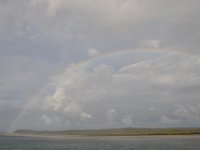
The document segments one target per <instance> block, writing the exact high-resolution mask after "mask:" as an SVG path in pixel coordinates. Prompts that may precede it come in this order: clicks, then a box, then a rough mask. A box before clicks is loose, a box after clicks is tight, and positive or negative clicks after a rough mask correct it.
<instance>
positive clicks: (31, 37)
mask: <svg viewBox="0 0 200 150" xmlns="http://www.w3.org/2000/svg"><path fill="white" fill-rule="evenodd" d="M199 5H200V1H199V0H181V1H180V0H109V1H107V0H76V1H75V0H1V1H0V131H13V130H16V129H35V130H44V129H45V130H67V129H100V128H121V127H142V128H143V127H149V128H152V127H159V128H160V127H161V128H162V127H199V124H200V103H199V101H200V92H199V91H200V59H199V56H200V49H199V48H200V42H199V41H200V26H199V24H200V18H199V16H200V9H199Z"/></svg>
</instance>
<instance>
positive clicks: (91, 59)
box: [7, 48, 177, 132]
mask: <svg viewBox="0 0 200 150" xmlns="http://www.w3.org/2000/svg"><path fill="white" fill-rule="evenodd" d="M136 52H144V53H145V52H146V53H163V54H168V53H169V52H170V53H171V52H172V53H177V51H172V50H170V51H169V50H167V49H158V48H151V49H126V50H117V51H109V52H103V53H99V54H97V55H95V56H93V57H89V58H88V59H86V60H83V61H80V62H78V63H76V65H79V66H87V65H89V64H92V63H94V62H95V61H97V60H100V59H106V58H109V57H115V56H120V55H125V54H127V55H134V54H135V53H136ZM47 85H48V83H47V84H46V85H45V86H44V87H43V88H41V89H40V90H39V91H37V92H36V93H35V95H33V96H32V97H31V99H30V100H29V101H28V102H27V103H26V104H25V105H24V106H23V108H22V110H21V111H20V112H19V113H18V114H17V115H16V118H15V119H14V120H13V121H12V123H11V124H10V126H9V128H8V130H7V131H8V132H12V131H13V130H14V129H15V126H16V125H17V123H18V122H19V120H20V119H21V118H22V117H23V116H24V114H25V113H26V112H27V110H28V109H29V108H30V107H31V106H32V105H34V103H35V101H36V100H37V97H38V96H39V95H40V94H41V93H42V91H43V90H44V89H45V87H46V86H47Z"/></svg>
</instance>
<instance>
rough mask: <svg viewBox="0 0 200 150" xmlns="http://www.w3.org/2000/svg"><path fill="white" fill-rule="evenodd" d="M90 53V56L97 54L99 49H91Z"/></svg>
mask: <svg viewBox="0 0 200 150" xmlns="http://www.w3.org/2000/svg"><path fill="white" fill-rule="evenodd" d="M88 54H89V56H96V55H98V54H99V51H98V50H97V49H94V48H93V49H89V50H88Z"/></svg>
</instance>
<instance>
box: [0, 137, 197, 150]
mask: <svg viewBox="0 0 200 150" xmlns="http://www.w3.org/2000/svg"><path fill="white" fill-rule="evenodd" d="M0 150H200V136H173V137H170V136H149V137H142V136H141V137H89V138H88V137H71V138H70V137H68V138H48V137H43V138H42V137H14V136H0Z"/></svg>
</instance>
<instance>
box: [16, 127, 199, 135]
mask: <svg viewBox="0 0 200 150" xmlns="http://www.w3.org/2000/svg"><path fill="white" fill-rule="evenodd" d="M13 133H14V134H23V135H84V136H140V135H141V136H142V135H195V134H200V128H114V129H87V130H62V131H37V130H16V131H14V132H13Z"/></svg>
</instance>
